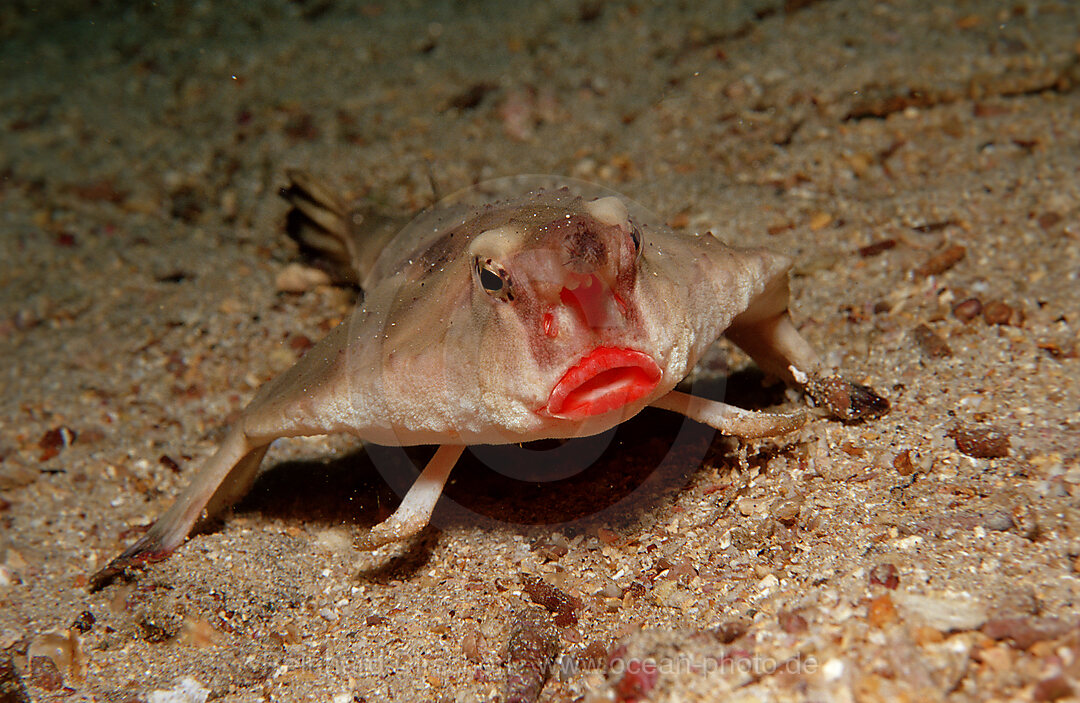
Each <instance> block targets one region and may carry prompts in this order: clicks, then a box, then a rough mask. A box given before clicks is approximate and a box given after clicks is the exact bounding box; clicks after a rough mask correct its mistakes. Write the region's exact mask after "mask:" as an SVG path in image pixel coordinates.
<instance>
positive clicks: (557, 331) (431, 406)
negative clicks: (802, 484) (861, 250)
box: [94, 172, 888, 583]
mask: <svg viewBox="0 0 1080 703" xmlns="http://www.w3.org/2000/svg"><path fill="white" fill-rule="evenodd" d="M290 176H291V179H292V182H293V183H292V186H291V187H290V189H289V190H288V191H286V195H287V197H289V199H290V201H291V202H292V203H293V205H294V207H295V209H294V211H293V215H291V216H290V217H291V223H292V226H293V227H292V230H293V232H294V234H296V235H297V238H298V239H299V240H300V241H302V242H305V243H308V244H309V245H311V246H312V247H313V248H317V249H320V250H323V251H326V252H328V253H329V255H330V256H331V257H332V258H336V259H337V260H338V264H339V265H340V266H339V268H343V269H345V270H350V271H352V274H350V276H351V279H350V280H352V281H354V282H356V283H359V284H360V285H361V287H362V289H363V298H362V300H361V302H359V303H358V305H357V307H356V309H355V311H354V312H353V313H352V315H351V316H350V317H349V318H348V319H347V320H346V321H344V322H342V323H341V324H340V325H339V326H338V327H337V328H335V329H334V330H333V331H331V332H330V334H328V335H327V336H326V337H325V338H324V339H323V340H321V341H320V342H319V343H318V344H316V345H315V346H314V347H313V348H312V349H310V350H309V351H308V352H307V353H306V354H305V355H304V356H303V357H302V358H301V359H300V360H299V361H298V362H297V363H296V365H295V366H293V367H292V368H291V369H289V370H287V371H286V372H284V373H283V374H281V375H280V376H278V377H277V378H276V379H274V380H272V381H270V382H269V383H267V384H266V385H265V386H264V387H263V388H262V389H260V391H259V392H258V393H257V394H256V396H255V398H254V399H253V400H252V401H251V403H250V404H249V405H248V406H247V408H246V409H245V410H244V412H243V414H242V416H241V417H240V419H239V420H238V421H237V423H236V425H235V426H234V427H233V428H232V429H231V431H230V432H229V434H228V435H227V436H226V439H225V441H224V442H223V444H222V446H221V448H220V449H219V450H218V452H217V453H216V454H215V455H213V456H212V457H211V458H210V459H208V460H207V462H206V463H205V464H204V466H203V468H202V469H201V470H200V472H199V474H198V475H197V476H196V477H195V479H194V481H193V483H192V484H191V486H190V487H189V488H188V489H187V491H185V492H184V493H183V494H182V495H181V496H180V497H179V498H178V499H177V501H176V503H174V505H173V506H172V508H170V510H169V511H168V512H166V513H165V515H163V516H162V518H160V519H159V520H158V521H157V522H156V523H155V524H154V525H153V526H152V527H151V529H150V530H149V531H148V532H147V533H146V535H144V536H143V537H142V539H140V540H139V541H138V542H137V543H136V544H135V545H133V546H132V547H131V548H129V549H128V550H127V551H126V552H124V553H123V554H122V555H121V556H120V557H117V559H115V560H113V562H111V563H110V565H109V566H107V567H106V568H105V569H104V570H102V572H99V574H98V575H97V577H95V579H94V582H95V583H103V582H104V581H106V580H107V579H108V578H109V577H111V575H114V574H115V573H117V572H118V571H119V570H120V569H123V568H125V567H127V566H129V565H131V564H133V563H137V562H140V561H146V560H149V559H155V558H160V557H161V556H164V555H167V554H168V553H170V552H171V551H172V550H173V549H175V548H176V547H177V546H179V544H181V543H182V541H183V539H184V538H185V537H186V535H187V534H188V532H189V531H190V529H191V527H192V526H193V525H194V523H195V521H196V520H197V519H198V518H199V517H200V516H201V515H204V514H207V513H213V512H216V511H218V510H220V509H221V508H222V507H224V506H226V505H228V504H229V503H231V502H233V501H234V500H235V499H237V498H238V497H239V496H241V495H243V493H244V492H246V490H247V488H248V487H249V486H250V483H251V481H252V479H253V478H254V475H255V471H256V469H257V467H258V465H259V463H260V461H261V459H262V456H263V454H264V453H265V451H266V448H267V447H268V445H269V444H270V442H272V441H273V440H275V439H277V438H280V437H291V436H302V435H319V434H330V433H339V432H345V433H350V434H353V435H356V436H358V437H359V438H361V439H363V440H365V441H368V442H374V443H377V444H385V445H413V444H436V445H439V447H440V448H439V450H438V451H436V453H435V456H434V457H433V458H432V459H431V461H430V462H429V464H428V466H427V467H426V468H425V470H424V472H423V473H422V474H421V476H420V478H419V479H418V480H417V481H416V483H415V484H414V485H413V487H412V488H411V489H410V491H409V493H408V494H407V495H406V496H405V498H404V500H403V501H402V504H401V506H400V507H399V508H398V510H397V511H396V512H395V513H394V514H393V515H392V516H391V517H390V518H389V519H387V520H386V521H385V522H383V523H380V524H379V525H376V526H375V527H374V528H372V531H371V533H370V534H369V535H368V536H367V537H366V539H365V541H366V543H367V544H368V545H369V546H372V547H374V546H378V545H379V544H384V543H387V542H391V541H397V540H401V539H405V538H407V537H409V536H411V535H413V534H415V533H416V532H417V531H419V530H420V529H422V528H423V527H424V526H425V525H426V524H427V521H428V518H429V517H430V514H431V511H432V509H433V508H434V505H435V502H436V501H437V499H438V496H439V495H440V494H441V491H442V487H443V485H444V484H445V481H446V478H447V476H448V474H449V472H450V469H451V468H452V467H453V465H454V463H455V462H456V460H457V458H458V456H459V455H460V454H461V451H462V450H463V449H464V447H465V446H467V445H470V444H509V443H518V442H525V441H531V440H537V439H545V438H567V437H581V436H588V435H593V434H597V433H600V432H603V431H605V430H607V429H609V428H611V427H613V426H615V425H617V424H619V423H621V422H623V421H625V420H626V419H628V418H630V417H632V416H634V415H635V414H637V413H638V412H640V411H641V410H642V409H643V408H644V407H646V406H647V405H654V406H657V407H660V408H664V409H667V410H671V411H674V412H679V413H682V414H684V415H686V416H688V417H690V418H692V419H694V420H697V421H700V422H704V423H706V424H709V425H711V426H713V427H715V428H717V429H719V430H720V431H722V432H726V433H729V434H734V435H737V436H742V437H763V436H770V435H775V434H781V433H784V432H788V431H791V430H793V429H796V428H797V427H799V426H801V425H802V424H803V423H804V422H805V420H806V418H807V416H806V414H805V413H801V412H800V413H791V414H774V413H760V412H750V411H746V410H741V409H739V408H735V407H733V406H730V405H726V404H724V403H720V402H718V401H713V400H706V399H703V398H698V397H695V396H691V395H687V394H684V393H681V392H679V391H676V390H675V386H676V385H677V384H678V383H679V382H680V381H681V380H682V379H683V378H685V377H686V376H687V375H688V374H689V373H690V372H691V370H692V369H693V368H694V365H695V364H696V363H697V361H698V360H699V359H700V358H701V356H702V355H703V354H704V353H705V351H706V350H707V349H708V348H709V346H710V345H712V344H713V343H714V342H715V341H716V339H717V338H718V337H720V336H721V335H725V334H726V335H727V336H728V337H729V338H731V339H732V340H733V341H735V342H736V343H737V344H738V345H739V346H741V347H742V348H743V349H744V350H746V351H747V352H748V353H749V354H750V355H751V356H752V357H753V358H754V359H755V361H756V362H757V363H758V364H759V365H760V366H761V367H762V369H763V370H764V371H766V372H768V373H770V374H773V375H775V376H777V377H779V378H782V379H784V380H785V381H787V382H788V383H790V384H792V385H796V386H802V387H804V389H806V390H807V391H808V392H809V393H810V394H811V395H814V396H815V397H816V399H817V400H819V401H820V402H822V403H824V404H825V405H826V407H827V408H828V409H829V410H831V411H832V412H833V414H834V415H836V416H838V417H840V418H841V419H845V420H859V419H865V418H867V417H872V416H875V415H877V414H880V413H882V412H884V411H885V409H887V406H888V405H887V402H886V401H885V400H884V399H882V398H881V397H880V396H878V395H877V394H876V393H874V392H873V391H872V390H871V389H868V388H866V387H864V386H858V385H856V384H852V383H849V382H847V381H843V380H842V379H839V378H838V377H836V376H831V375H828V374H826V373H825V372H824V371H823V369H822V366H821V363H820V362H819V359H818V356H817V355H816V354H815V352H814V351H813V350H812V349H811V348H810V346H809V345H808V344H807V343H806V342H805V340H803V338H802V337H801V336H800V335H799V333H798V332H797V331H796V329H795V327H794V325H793V324H792V323H791V320H790V317H789V315H788V270H789V268H790V261H789V260H788V259H787V257H785V256H783V255H780V254H777V253H774V252H771V251H768V250H765V249H744V248H738V247H733V246H729V245H727V244H725V243H724V242H722V241H721V240H720V239H719V238H717V237H716V236H714V235H713V234H711V233H700V234H687V233H679V232H675V231H673V230H671V229H670V228H668V227H666V226H664V225H663V224H662V223H661V222H659V220H658V219H657V218H655V217H653V216H650V215H649V214H648V213H647V212H646V211H645V210H644V209H643V208H641V207H640V206H638V205H636V204H635V203H633V202H632V201H629V200H628V199H625V198H623V197H621V196H619V195H615V194H606V193H601V194H595V193H593V194H582V192H581V190H582V189H581V188H569V187H561V188H537V189H530V190H526V191H525V192H522V193H519V194H518V195H516V196H515V197H510V198H503V199H496V200H494V201H493V202H488V203H485V204H475V203H467V202H465V203H463V202H453V203H450V204H447V205H445V206H443V207H439V208H435V209H433V210H431V211H430V212H428V213H425V214H423V215H421V216H419V217H418V218H416V219H414V220H413V221H412V222H410V223H409V224H408V225H406V226H405V227H404V228H403V229H401V230H400V231H397V233H396V234H392V232H393V231H394V230H393V228H392V227H391V226H390V221H389V220H388V219H387V218H385V217H381V216H372V215H371V214H370V213H368V214H365V213H360V212H352V211H349V210H348V209H347V207H346V206H345V205H344V204H343V202H342V201H341V200H340V199H338V198H337V197H336V196H334V195H333V194H332V192H331V191H330V190H329V189H327V188H325V186H322V185H321V184H320V183H318V182H317V181H315V180H314V179H312V178H311V177H310V176H307V175H306V174H303V173H300V172H293V173H291V174H290ZM296 213H299V215H297V214H296ZM365 225H366V226H365ZM312 242H315V244H311V243H312Z"/></svg>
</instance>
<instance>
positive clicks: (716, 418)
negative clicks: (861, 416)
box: [651, 391, 808, 439]
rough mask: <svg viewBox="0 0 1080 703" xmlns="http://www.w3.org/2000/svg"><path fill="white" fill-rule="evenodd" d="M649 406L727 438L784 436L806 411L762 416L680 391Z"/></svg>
mask: <svg viewBox="0 0 1080 703" xmlns="http://www.w3.org/2000/svg"><path fill="white" fill-rule="evenodd" d="M651 405H652V406H653V407H657V408H663V409H664V410H670V411H672V412H676V413H679V414H680V415H685V416H686V417H688V418H690V419H691V420H696V421H698V422H700V423H702V424H705V425H708V426H709V427H713V428H715V429H717V430H719V431H720V432H723V433H724V434H726V435H731V436H733V437H741V438H743V439H757V438H759V437H775V436H776V435H781V434H787V433H788V432H792V431H794V430H797V429H799V428H800V427H802V426H803V425H804V424H805V423H806V420H807V418H808V415H807V413H805V412H797V413H765V412H757V411H753V410H743V409H742V408H737V407H735V406H734V405H728V404H727V403H721V402H720V401H717V400H709V399H707V398H701V397H698V396H696V395H688V394H686V393H681V392H679V391H671V392H670V393H668V394H667V395H665V396H663V397H661V398H658V399H657V400H654V401H653V402H652V403H651Z"/></svg>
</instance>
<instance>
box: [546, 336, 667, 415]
mask: <svg viewBox="0 0 1080 703" xmlns="http://www.w3.org/2000/svg"><path fill="white" fill-rule="evenodd" d="M661 376H662V372H661V371H660V367H659V366H657V365H656V362H655V361H653V359H652V357H651V356H649V355H648V354H643V353H642V352H639V351H634V350H633V349H615V348H613V347H597V348H596V349H594V350H592V351H591V352H589V353H588V354H587V355H585V356H584V357H583V358H582V359H581V360H580V361H578V363H577V364H575V365H574V366H573V367H572V368H570V370H569V371H567V372H566V373H565V374H563V377H562V378H561V379H559V382H558V383H556V384H555V388H553V389H552V391H551V395H550V396H548V402H547V406H546V407H544V408H543V410H542V411H541V412H543V413H544V414H546V415H551V416H554V417H561V418H565V419H568V420H579V419H583V418H586V417H590V416H592V415H602V414H603V413H606V412H608V411H609V410H614V409H616V408H621V407H622V406H624V405H627V404H629V403H632V402H634V401H635V400H639V399H641V398H642V397H644V396H646V395H648V394H649V393H650V392H652V390H653V389H655V388H656V386H657V385H659V383H660V377H661Z"/></svg>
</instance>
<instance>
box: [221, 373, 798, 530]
mask: <svg viewBox="0 0 1080 703" xmlns="http://www.w3.org/2000/svg"><path fill="white" fill-rule="evenodd" d="M695 393H698V394H701V395H704V396H706V397H722V398H724V399H725V400H726V402H732V403H735V404H738V405H740V406H741V407H746V408H761V407H768V406H770V405H775V404H776V403H778V402H780V401H781V400H782V398H783V386H782V385H775V386H769V387H765V386H763V385H762V376H761V373H760V372H759V371H758V370H757V369H756V368H748V369H745V370H741V371H738V372H736V373H734V374H732V375H730V376H728V377H726V378H722V379H719V380H709V381H701V382H698V383H697V384H696V385H695ZM433 451H434V449H433V448H432V447H409V448H405V449H402V448H398V447H392V448H387V447H368V448H367V449H366V450H365V449H364V448H361V447H359V446H358V447H357V449H356V450H355V451H353V452H350V453H348V454H345V455H341V456H338V457H337V458H333V459H330V460H328V461H284V462H281V463H278V464H276V465H273V466H271V467H270V468H268V469H267V470H266V471H264V472H263V473H262V474H260V476H259V477H258V479H257V480H256V481H255V484H254V486H253V487H252V489H251V491H250V492H249V493H248V495H247V496H246V497H245V498H244V499H243V500H242V501H241V502H240V503H239V504H238V505H237V506H236V508H235V510H236V512H238V513H245V512H252V513H258V514H261V515H262V516H264V517H266V518H271V519H279V520H282V521H284V522H290V523H291V522H295V523H301V524H304V525H307V526H316V527H318V526H325V527H331V526H339V525H346V526H353V527H356V528H358V529H367V528H368V527H370V526H372V525H375V524H377V523H378V522H380V521H381V520H383V519H384V518H386V517H387V516H388V515H389V514H390V513H391V512H392V511H393V510H394V508H395V507H396V506H397V505H398V503H399V502H400V500H401V497H402V495H403V494H404V491H405V490H407V488H408V486H409V485H410V484H411V483H412V481H413V480H414V478H415V476H416V474H417V473H418V472H419V470H420V469H419V467H422V466H423V465H424V464H425V462H426V461H427V459H428V458H430V456H431V454H432V452H433ZM730 453H731V452H730V443H728V442H725V441H724V439H723V438H720V437H719V436H718V435H717V434H716V432H715V431H714V430H712V429H711V428H708V427H705V426H703V425H698V424H697V423H694V422H692V421H689V420H687V419H686V418H684V417H682V416H679V415H676V414H673V413H668V412H665V411H662V410H656V409H652V408H646V409H645V410H644V411H642V412H641V413H640V414H638V415H637V416H636V417H633V418H631V419H630V420H628V421H626V422H624V423H622V424H621V425H618V426H617V427H615V428H614V429H612V430H609V431H608V432H607V433H604V434H603V435H599V436H597V437H585V438H576V439H571V440H541V441H537V442H532V443H529V444H527V445H523V446H522V445H495V446H484V447H478V448H474V449H470V450H469V451H466V453H465V454H464V455H463V457H462V459H461V461H460V462H459V464H458V466H457V467H456V468H455V469H454V473H453V474H452V475H451V477H450V481H449V483H448V485H447V488H446V491H445V493H444V496H443V499H442V500H440V502H439V505H438V508H437V509H436V511H435V513H434V515H433V516H432V525H433V526H435V527H437V528H441V529H460V528H470V527H478V528H480V529H491V530H507V529H509V530H511V531H518V532H523V533H527V534H535V533H537V532H538V531H540V530H543V529H556V530H561V531H564V532H566V533H567V534H569V535H573V534H579V533H581V532H583V531H584V532H590V531H593V532H595V530H596V529H598V528H600V527H606V528H612V529H624V530H634V529H638V528H640V527H643V526H645V525H647V524H648V523H651V522H652V514H653V512H654V511H653V509H654V508H655V507H656V506H658V505H659V504H661V503H662V501H663V500H664V498H665V497H666V496H669V495H671V494H673V493H675V492H677V491H678V490H680V489H681V488H683V487H684V486H685V485H686V484H687V482H688V481H689V480H690V478H691V477H692V476H693V474H694V473H695V472H696V471H698V470H700V468H701V466H702V464H703V462H705V461H706V460H707V461H709V462H711V463H713V464H714V465H720V464H727V463H728V462H731V461H734V459H733V457H731V456H728V455H729V454H730Z"/></svg>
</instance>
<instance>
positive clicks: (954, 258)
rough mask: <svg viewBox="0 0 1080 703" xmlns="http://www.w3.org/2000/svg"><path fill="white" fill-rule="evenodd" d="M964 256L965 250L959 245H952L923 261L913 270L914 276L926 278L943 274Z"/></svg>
mask: <svg viewBox="0 0 1080 703" xmlns="http://www.w3.org/2000/svg"><path fill="white" fill-rule="evenodd" d="M965 256H967V248H966V247H964V246H963V245H961V244H953V245H952V246H950V247H947V248H946V249H944V250H942V251H941V252H939V253H937V254H934V255H933V256H931V257H930V258H929V259H927V260H926V261H924V262H923V263H922V265H921V266H919V267H918V268H916V269H915V275H917V276H923V277H926V276H936V275H938V274H940V273H945V272H946V271H948V270H949V269H951V268H952V267H953V266H956V264H957V263H959V262H960V261H961V260H962V259H963V258H964V257H965Z"/></svg>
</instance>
